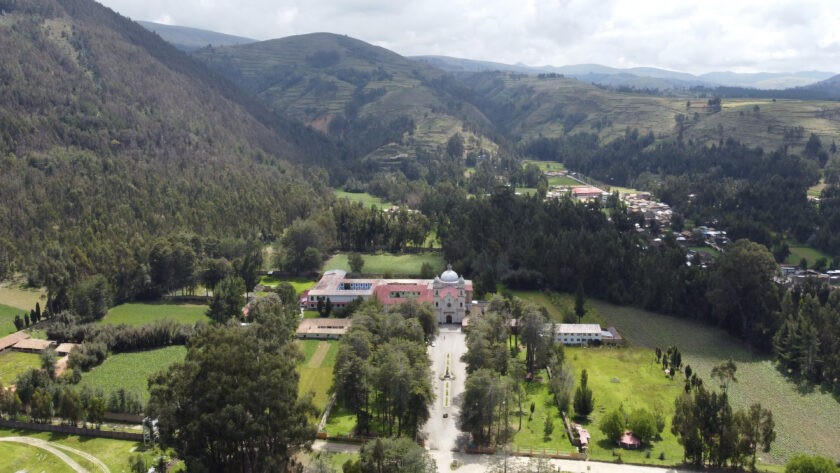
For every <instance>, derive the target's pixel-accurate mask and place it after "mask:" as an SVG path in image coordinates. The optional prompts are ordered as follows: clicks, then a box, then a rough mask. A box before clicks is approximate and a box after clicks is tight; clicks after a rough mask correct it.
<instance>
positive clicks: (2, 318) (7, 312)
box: [0, 304, 24, 337]
mask: <svg viewBox="0 0 840 473" xmlns="http://www.w3.org/2000/svg"><path fill="white" fill-rule="evenodd" d="M23 314H24V311H22V310H20V309H18V308H16V307H9V306H7V305H3V304H0V337H3V336H5V335H8V334H10V333H15V332H17V329H16V328H15V316H16V315H19V316H20V318H23Z"/></svg>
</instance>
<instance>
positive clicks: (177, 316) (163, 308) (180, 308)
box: [96, 303, 210, 326]
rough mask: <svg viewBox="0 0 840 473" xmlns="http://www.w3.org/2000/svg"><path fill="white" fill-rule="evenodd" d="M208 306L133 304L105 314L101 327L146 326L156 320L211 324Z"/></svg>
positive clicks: (118, 307) (113, 309) (121, 306)
mask: <svg viewBox="0 0 840 473" xmlns="http://www.w3.org/2000/svg"><path fill="white" fill-rule="evenodd" d="M206 312H207V306H206V305H198V304H163V303H145V304H143V303H131V304H122V305H118V306H116V307H114V308H112V309H111V310H109V311H108V313H107V314H105V317H104V318H103V319H102V320H99V321H97V322H96V323H97V324H99V325H106V324H109V325H119V324H126V325H135V326H139V325H145V324H149V323H152V322H154V321H155V320H165V319H169V320H173V321H175V322H178V323H182V324H194V323H196V322H198V321H199V320H202V321H204V322H210V319H209V318H208V317H207V316H206V315H205V313H206Z"/></svg>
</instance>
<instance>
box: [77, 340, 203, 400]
mask: <svg viewBox="0 0 840 473" xmlns="http://www.w3.org/2000/svg"><path fill="white" fill-rule="evenodd" d="M186 356H187V349H186V347H184V346H180V345H178V346H171V347H166V348H158V349H155V350H147V351H138V352H131V353H119V354H116V355H111V356H109V357H108V358H107V359H106V360H105V362H104V363H102V364H101V365H100V366H97V367H96V368H93V369H92V370H90V371H89V372H87V373H84V374H83V375H82V381H81V382H80V383H79V385H80V386H84V385H88V386H91V387H93V388H101V389H102V390H103V391H105V394H106V396H107V395H108V393H110V392H111V391H116V390H117V389H120V388H123V389H125V390H126V391H134V392H137V393H138V394H140V398H141V399H142V401H143V402H147V401H148V400H149V389H148V385H147V380H148V378H149V376H150V375H152V374H154V373H157V372H158V371H161V370H164V369H166V368H168V367H169V365H171V364H173V363H176V362H178V361H183V360H184V358H185V357H186Z"/></svg>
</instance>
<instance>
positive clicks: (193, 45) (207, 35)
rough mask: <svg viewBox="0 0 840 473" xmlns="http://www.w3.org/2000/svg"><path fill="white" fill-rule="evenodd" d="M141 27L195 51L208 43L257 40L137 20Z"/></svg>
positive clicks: (169, 41) (234, 43)
mask: <svg viewBox="0 0 840 473" xmlns="http://www.w3.org/2000/svg"><path fill="white" fill-rule="evenodd" d="M137 23H139V24H140V25H141V26H142V27H143V28H146V29H147V30H149V31H153V32H155V33H157V34H158V35H160V37H161V38H163V39H164V40H165V41H166V42H168V43H171V44H172V45H173V46H175V47H176V48H178V49H180V50H181V51H186V52H190V51H195V50H196V49H199V48H203V47H205V46H208V45H213V46H232V45H236V44H248V43H255V42H257V40H255V39H251V38H243V37H242V36H234V35H229V34H224V33H216V32H215V31H208V30H202V29H198V28H189V27H186V26H173V25H163V24H160V23H153V22H151V21H138V22H137Z"/></svg>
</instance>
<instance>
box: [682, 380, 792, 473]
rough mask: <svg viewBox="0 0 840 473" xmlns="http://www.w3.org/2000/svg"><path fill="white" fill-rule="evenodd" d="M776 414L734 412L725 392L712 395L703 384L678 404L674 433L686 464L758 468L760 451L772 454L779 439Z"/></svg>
mask: <svg viewBox="0 0 840 473" xmlns="http://www.w3.org/2000/svg"><path fill="white" fill-rule="evenodd" d="M774 429H775V424H774V422H773V414H772V413H771V412H770V411H769V410H767V409H763V408H762V407H761V404H753V405H752V406H750V408H749V410H747V411H744V410H741V409H739V410H738V411H735V412H733V411H732V408H731V407H730V405H729V398H728V397H727V395H726V392H722V393H718V392H710V391H707V390H706V388H704V387H703V385H702V383H700V384H698V385H696V386H695V387H694V388H692V389H691V390H690V391H689V392H686V393H684V394H683V395H682V396H680V397H678V398H677V399H676V401H675V412H674V418H673V419H672V425H671V432H672V433H673V434H674V435H676V436H677V440H678V441H679V442H680V444H682V446H683V449H684V460H685V461H687V462H689V463H694V464H697V465H708V466H712V467H715V468H722V467H725V466H727V465H731V466H734V467H736V468H741V467H744V466H750V467H751V468H753V469H754V468H755V464H756V459H757V452H758V450H759V449H761V450H763V451H765V452H767V451H770V445H771V444H772V443H773V441H774V440H775V439H776V433H775V430H774Z"/></svg>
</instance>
